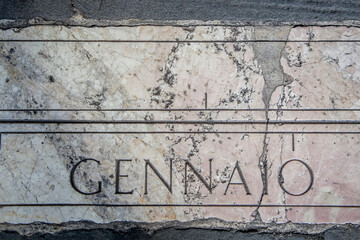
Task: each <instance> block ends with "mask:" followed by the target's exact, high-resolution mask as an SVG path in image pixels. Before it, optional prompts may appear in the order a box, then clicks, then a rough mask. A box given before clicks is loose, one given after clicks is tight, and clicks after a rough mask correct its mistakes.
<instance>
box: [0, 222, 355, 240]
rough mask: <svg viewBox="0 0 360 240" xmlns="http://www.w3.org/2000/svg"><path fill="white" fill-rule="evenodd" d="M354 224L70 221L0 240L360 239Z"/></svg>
mask: <svg viewBox="0 0 360 240" xmlns="http://www.w3.org/2000/svg"><path fill="white" fill-rule="evenodd" d="M359 236H360V226H359V225H353V224H342V225H335V224H294V223H284V224H276V223H269V224H265V223H256V222H252V223H246V224H245V223H237V222H224V221H221V220H218V219H205V220H195V221H190V222H178V221H171V222H161V223H137V222H113V223H108V224H97V223H93V222H68V223H62V224H47V223H41V222H37V223H32V224H6V223H5V224H0V239H10V240H12V239H33V240H35V239H81V240H83V239H102V240H103V239H181V240H184V239H207V240H212V239H297V240H300V239H329V240H333V239H334V240H335V239H336V240H338V239H358V237H359Z"/></svg>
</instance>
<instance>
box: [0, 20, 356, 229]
mask: <svg viewBox="0 0 360 240" xmlns="http://www.w3.org/2000/svg"><path fill="white" fill-rule="evenodd" d="M0 39H1V43H0V50H1V59H0V61H1V63H0V92H1V94H0V104H1V109H2V111H1V112H0V115H1V116H0V119H2V120H1V123H0V132H1V133H2V134H1V150H0V162H1V164H0V173H1V174H0V207H1V208H0V222H11V223H29V222H34V221H42V222H51V223H59V222H67V221H77V220H90V221H94V222H99V223H106V222H112V221H143V222H155V221H170V220H179V221H189V220H194V219H200V218H213V217H215V218H220V219H223V220H228V221H240V222H250V221H254V220H255V221H264V222H277V223H282V222H288V221H292V222H302V223H323V222H326V223H347V222H352V223H359V221H360V185H359V184H358V182H359V173H360V148H359V141H360V137H359V136H360V135H359V132H360V129H359V128H360V124H359V117H360V111H359V109H360V55H359V53H360V29H359V28H356V27H294V28H291V27H217V26H213V27H211V26H198V27H171V26H163V27H160V26H158V27H155V26H139V27H104V28H84V27H71V28H69V27H64V26H34V27H28V28H24V29H20V30H19V29H10V30H5V31H1V33H0ZM10 109H13V110H14V109H31V110H32V111H9V110H10ZM41 109H42V110H44V109H47V110H49V109H62V111H41ZM64 109H68V111H64ZM69 109H73V111H69ZM74 109H77V110H76V111H75V110H74ZM81 109H86V111H83V110H81ZM114 109H116V110H114ZM119 109H132V110H129V111H122V110H119ZM141 109H142V110H141ZM154 109H158V110H159V111H153V110H154ZM163 109H167V110H166V111H163ZM186 109H192V111H189V110H186ZM236 109H238V110H236ZM289 109H291V110H297V111H288V110H289ZM304 109H307V111H304ZM309 109H313V111H309ZM316 109H318V110H316ZM319 109H320V110H319ZM334 109H338V110H337V111H334ZM341 109H342V110H344V109H347V110H346V111H339V110H341ZM349 109H350V110H349ZM351 109H352V110H351ZM91 110H95V111H91ZM109 110H114V111H109ZM139 110H141V111H139ZM5 120H6V121H5ZM16 120H28V121H30V120H33V121H34V122H33V123H24V122H21V123H14V121H16ZM43 120H66V121H68V120H69V121H74V120H79V121H98V122H97V123H94V122H89V123H87V124H83V123H80V122H78V123H76V122H72V123H71V124H64V123H59V124H56V122H53V123H46V122H41V121H43ZM104 121H114V122H113V123H109V122H107V123H105V122H104ZM121 121H123V122H122V123H123V124H120V123H121ZM124 121H126V124H125V123H124ZM131 121H132V122H131ZM134 121H137V122H136V123H135V122H134ZM157 121H160V122H157ZM161 121H162V122H161ZM191 121H195V122H191ZM294 121H300V122H302V124H299V123H295V124H294ZM321 121H327V122H322V123H321ZM336 121H340V122H341V121H342V123H343V124H339V123H336ZM144 122H145V123H144ZM149 122H150V124H149ZM229 122H232V123H237V124H228V123H229ZM184 123H185V124H184ZM240 123H241V124H240ZM31 132H32V133H34V132H37V134H31ZM46 132H51V133H46ZM70 132H76V133H70ZM85 132H92V133H88V134H84V133H85ZM96 132H97V133H96ZM99 132H101V133H99ZM109 132H111V133H109ZM134 132H141V133H140V134H139V133H137V134H136V133H134ZM336 132H337V133H336ZM340 132H341V133H340ZM292 133H294V134H292ZM84 159H94V160H96V161H97V162H96V161H93V160H88V161H87V162H82V163H81V164H80V165H78V167H77V168H76V169H75V170H74V167H76V164H77V163H79V162H80V161H82V160H84ZM125 159H127V160H131V161H122V160H125ZM291 159H299V160H301V161H303V162H304V163H306V164H307V166H309V167H310V169H311V172H312V173H313V181H312V183H310V179H311V173H310V171H309V170H308V169H307V168H306V167H305V165H304V164H302V163H301V162H299V161H293V162H290V163H288V164H287V165H285V166H284V167H283V171H282V174H281V175H279V171H280V169H281V166H282V165H283V164H284V163H286V162H287V161H288V160H291ZM146 160H148V161H150V163H151V164H152V165H147V162H146ZM119 161H120V162H119ZM187 161H189V162H190V163H191V164H192V165H191V166H190V165H189V164H188V165H187ZM117 164H119V165H118V168H117ZM210 164H211V168H210ZM186 166H187V167H186ZM237 166H238V168H237ZM152 167H153V168H156V169H157V171H158V172H157V173H158V175H161V176H162V179H161V178H160V177H159V176H158V175H157V174H156V172H155V171H154V170H153V168H152ZM191 167H194V169H195V170H196V172H195V173H194V171H193V170H192V169H191ZM146 168H147V171H148V172H147V182H145V181H146V173H145V171H146ZM185 168H187V170H186V169H185ZM117 169H118V171H117ZM170 169H172V171H171V174H170ZM237 169H240V170H241V173H239V172H238V171H237ZM72 170H74V171H73V172H74V177H73V184H75V185H76V188H77V189H75V188H74V186H72V184H71V179H70V176H71V172H72ZM186 171H187V172H186ZM233 171H235V172H234V175H233V178H231V176H232V172H233ZM196 173H197V174H196ZM125 175H126V176H125ZM199 176H201V177H199ZM117 179H118V183H117ZM282 181H283V182H284V183H283V187H284V188H285V189H286V190H287V191H288V192H290V193H293V194H294V195H296V194H299V193H301V192H304V191H305V190H306V189H307V188H308V187H309V186H310V189H309V190H308V191H307V192H306V193H305V194H303V195H301V196H294V195H291V194H288V193H286V192H285V191H284V190H283V189H282V188H281V187H280V184H279V182H282ZM98 182H101V191H100V189H99V185H98ZM171 182H172V184H170V183H171ZM229 182H231V183H235V182H237V183H242V185H234V184H233V185H228V183H229ZM146 186H147V189H146ZM98 190H99V193H96V194H90V195H85V194H82V193H81V192H83V193H93V192H97V191H98ZM170 190H171V191H170ZM210 190H211V191H210ZM146 191H147V193H146ZM120 192H122V193H120ZM124 192H127V193H126V194H124ZM130 192H131V193H130ZM225 193H226V194H225ZM29 204H30V205H29ZM31 204H32V205H31ZM34 204H35V205H34ZM44 204H45V205H46V204H49V206H44ZM112 204H113V205H112ZM79 205H81V206H79ZM101 205H102V206H101ZM114 205H117V206H114ZM126 205H130V206H126ZM344 206H345V207H344ZM346 206H347V207H346ZM349 206H350V207H349Z"/></svg>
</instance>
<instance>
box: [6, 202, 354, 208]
mask: <svg viewBox="0 0 360 240" xmlns="http://www.w3.org/2000/svg"><path fill="white" fill-rule="evenodd" d="M258 206H259V205H258V204H161V203H160V204H111V203H19V204H18V203H14V204H0V207H1V208H3V207H258ZM260 207H289V208H290V207H294V208H295V207H300V208H308V207H316V208H360V205H327V204H261V205H260Z"/></svg>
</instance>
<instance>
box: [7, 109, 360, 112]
mask: <svg viewBox="0 0 360 240" xmlns="http://www.w3.org/2000/svg"><path fill="white" fill-rule="evenodd" d="M35 111H37V112H87V111H89V112H151V111H153V112H176V111H181V112H186V111H189V112H190V111H200V112H202V111H204V112H205V111H206V112H211V111H299V112H302V111H304V112H305V111H321V112H327V111H329V112H336V111H350V112H352V111H360V108H339V109H335V108H297V109H290V108H288V109H281V108H280V109H275V108H270V109H265V108H172V109H171V108H128V109H126V108H105V109H91V108H69V109H66V108H52V109H51V108H48V109H44V108H42V109H41V108H20V109H16V108H10V109H0V112H35Z"/></svg>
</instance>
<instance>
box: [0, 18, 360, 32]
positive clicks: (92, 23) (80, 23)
mask: <svg viewBox="0 0 360 240" xmlns="http://www.w3.org/2000/svg"><path fill="white" fill-rule="evenodd" d="M30 26H68V27H137V26H179V27H186V26H229V27H231V26H233V27H236V26H239V27H240V26H293V27H296V26H324V27H325V26H345V27H360V21H356V20H347V21H341V22H339V21H325V22H324V21H319V22H274V21H271V22H270V21H249V22H247V21H218V20H216V21H200V20H176V21H175V20H174V21H163V20H138V19H127V20H121V21H115V20H95V19H84V18H82V16H81V15H76V16H74V17H72V18H70V19H68V20H65V21H48V20H46V19H42V18H33V19H21V20H11V19H0V29H2V30H6V29H12V28H14V29H16V28H26V27H30Z"/></svg>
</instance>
